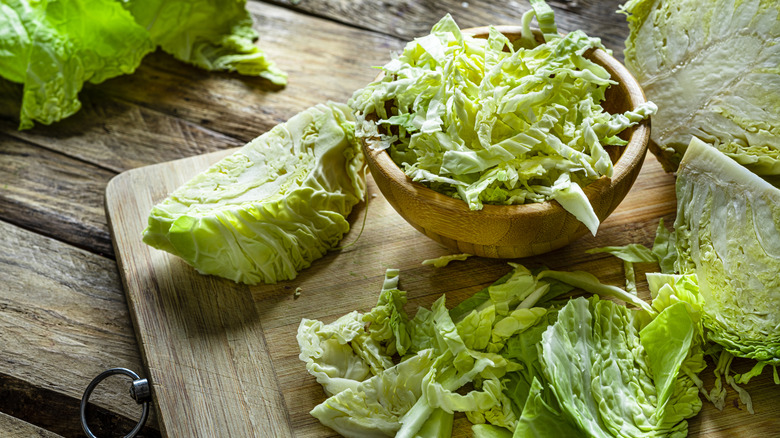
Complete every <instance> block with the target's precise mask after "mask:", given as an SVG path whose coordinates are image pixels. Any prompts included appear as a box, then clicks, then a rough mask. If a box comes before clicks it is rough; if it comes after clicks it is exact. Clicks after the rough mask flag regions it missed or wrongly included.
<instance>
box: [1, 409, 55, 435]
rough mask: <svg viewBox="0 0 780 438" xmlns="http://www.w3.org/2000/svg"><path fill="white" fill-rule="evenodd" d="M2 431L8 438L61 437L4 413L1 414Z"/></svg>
mask: <svg viewBox="0 0 780 438" xmlns="http://www.w3.org/2000/svg"><path fill="white" fill-rule="evenodd" d="M0 430H2V431H3V436H4V437H6V438H34V437H37V438H60V435H57V434H56V433H54V432H49V431H48V430H46V429H41V428H40V427H37V426H33V425H32V424H30V423H27V422H24V421H22V420H19V419H17V418H14V417H11V416H10V415H6V414H4V413H2V412H0Z"/></svg>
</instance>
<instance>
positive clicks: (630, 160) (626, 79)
mask: <svg viewBox="0 0 780 438" xmlns="http://www.w3.org/2000/svg"><path fill="white" fill-rule="evenodd" d="M491 27H493V28H495V29H496V30H498V31H499V32H501V33H502V34H504V35H520V34H521V33H522V26H516V25H497V26H480V27H471V28H466V29H462V30H461V32H463V33H465V34H469V35H472V36H476V37H483V36H485V37H486V36H487V34H488V31H489V29H490V28H491ZM534 32H535V34H537V36H538V35H540V34H539V31H538V29H534ZM586 53H589V54H590V57H592V58H595V60H597V61H598V62H599V63H600V64H602V65H603V66H605V67H606V68H608V69H610V70H612V71H614V72H616V73H617V76H618V78H619V82H622V83H623V84H624V85H625V87H626V89H627V95H628V98H629V102H630V109H632V110H633V109H636V108H637V107H638V106H639V105H640V104H642V103H645V102H646V101H647V98H646V97H645V94H644V91H643V90H642V87H641V86H640V85H639V82H638V81H637V80H636V78H634V76H633V75H632V74H631V72H629V71H628V69H627V68H626V67H625V66H624V65H623V64H622V63H621V62H620V61H618V60H617V59H616V58H614V57H613V56H611V55H610V54H608V53H607V52H605V51H604V50H602V49H595V50H593V49H592V50H590V51H588V52H586ZM383 75H384V73H380V74H379V75H378V76H377V79H378V78H380V77H381V76H383ZM612 79H613V80H618V79H616V78H615V76H614V75H613V76H612ZM375 80H376V79H375ZM633 129H634V130H633V132H632V133H631V136H630V138H629V140H628V144H626V145H625V146H622V148H623V152H622V154H621V155H620V157H619V158H618V160H617V162H615V163H614V164H613V172H612V177H608V176H601V177H600V178H598V179H597V180H595V181H593V182H591V183H590V184H588V185H586V186H584V187H582V189H583V191H584V192H585V195H586V196H587V198H588V200H589V201H591V203H592V202H593V200H594V199H595V198H596V197H597V194H598V193H600V192H601V189H600V188H601V187H602V186H603V185H604V184H608V185H609V187H610V188H614V187H615V186H617V185H618V184H619V183H620V182H621V181H622V180H623V179H625V178H626V177H628V176H629V175H630V174H631V170H632V169H634V168H635V167H637V166H641V163H642V161H643V159H644V157H645V154H646V152H647V147H648V142H649V140H650V119H649V118H647V119H645V120H643V121H642V122H640V123H638V124H637V125H635V126H634V127H633ZM360 142H361V145H362V149H363V152H364V154H365V155H366V156H369V157H370V159H371V161H373V164H375V165H376V166H377V167H378V168H379V169H380V170H382V172H384V173H385V174H387V176H388V177H390V179H392V180H393V181H394V182H395V183H396V184H398V185H399V186H401V188H402V189H403V190H405V191H408V192H412V193H415V194H416V193H417V192H421V191H422V192H425V196H426V197H429V198H432V200H433V202H434V203H435V204H436V206H437V209H441V210H449V211H453V212H458V213H459V214H464V213H465V214H474V215H481V216H486V217H491V216H495V217H506V216H513V215H521V214H522V215H550V214H555V213H559V212H563V213H568V212H567V211H566V210H565V209H564V208H563V207H562V206H561V205H560V204H559V203H558V202H554V201H553V200H549V201H543V202H532V203H528V204H511V205H503V204H501V205H497V204H483V206H482V209H481V210H471V209H470V208H469V207H468V204H467V203H466V202H465V201H463V200H461V199H456V198H453V197H451V196H448V195H445V194H443V193H439V192H437V191H435V190H433V189H431V188H429V187H427V186H425V185H423V184H422V183H419V182H416V181H412V179H411V178H409V176H408V175H406V174H405V173H404V172H403V171H402V170H401V168H400V167H399V166H398V165H397V164H396V163H395V162H394V161H393V160H392V159H391V158H390V154H389V153H388V152H387V150H386V149H379V148H373V147H372V146H371V145H369V144H368V142H367V141H366V140H365V139H364V138H360ZM599 219H600V220H604V219H605V218H603V217H599Z"/></svg>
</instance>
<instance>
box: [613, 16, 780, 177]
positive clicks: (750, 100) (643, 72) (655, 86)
mask: <svg viewBox="0 0 780 438" xmlns="http://www.w3.org/2000/svg"><path fill="white" fill-rule="evenodd" d="M622 10H623V12H625V13H626V14H627V16H628V25H629V29H630V35H629V37H628V39H627V40H626V48H625V52H624V54H625V63H626V67H628V69H629V70H630V71H631V72H632V73H633V74H634V76H635V77H636V78H637V80H638V81H639V83H640V84H641V85H642V88H643V89H644V92H645V94H646V95H647V98H648V99H650V100H652V101H653V102H655V103H656V104H657V105H658V112H657V114H655V115H654V116H653V129H652V132H651V134H650V135H651V138H652V140H653V143H654V144H652V143H651V151H653V152H654V153H656V155H658V157H659V161H661V162H662V164H664V167H665V168H666V169H667V170H668V171H674V170H676V168H677V166H678V164H679V163H680V160H681V159H682V157H683V155H684V153H685V149H686V148H687V147H688V143H689V142H690V141H691V137H693V136H695V137H698V138H700V139H702V140H704V141H706V142H707V143H710V144H712V145H714V146H715V147H716V148H718V149H719V150H720V151H722V152H724V153H725V154H726V155H728V156H730V157H731V158H733V159H735V160H736V161H737V162H739V163H740V164H742V165H744V166H746V167H748V168H750V169H751V170H752V171H754V172H756V173H757V174H760V175H778V174H780V105H779V104H778V102H780V61H778V60H780V3H778V2H777V1H776V0H744V1H736V2H735V1H732V0H704V1H702V0H630V1H627V2H626V3H625V4H624V5H623V6H622ZM655 145H657V147H655Z"/></svg>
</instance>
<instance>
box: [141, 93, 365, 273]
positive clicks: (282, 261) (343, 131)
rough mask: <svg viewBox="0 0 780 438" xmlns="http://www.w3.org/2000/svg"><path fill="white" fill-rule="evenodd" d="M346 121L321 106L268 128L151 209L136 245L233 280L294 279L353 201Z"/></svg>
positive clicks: (338, 231)
mask: <svg viewBox="0 0 780 438" xmlns="http://www.w3.org/2000/svg"><path fill="white" fill-rule="evenodd" d="M353 120H354V118H353V116H352V113H351V112H350V111H349V108H348V107H347V106H346V105H343V104H335V103H331V104H329V105H325V104H320V105H317V106H314V107H311V108H309V109H307V110H305V111H303V112H301V113H299V114H298V115H296V116H294V117H293V118H291V119H290V120H289V121H287V123H283V124H280V125H277V126H276V127H274V128H273V129H271V130H270V131H269V132H267V133H265V134H263V135H261V136H260V137H258V138H256V139H254V140H252V141H251V142H249V143H248V144H247V145H246V146H244V147H242V148H241V149H240V150H238V151H237V152H235V153H233V154H232V155H230V156H228V157H226V158H224V159H222V160H221V161H219V162H218V163H216V164H214V165H213V166H211V167H210V168H209V169H208V170H206V171H204V172H203V173H201V174H199V175H197V176H196V177H194V178H193V179H192V180H190V181H189V182H187V183H186V184H184V185H183V186H181V187H179V188H178V189H176V191H174V192H173V193H172V194H171V195H170V196H169V197H168V198H166V199H165V200H164V201H162V202H161V203H159V204H158V205H156V206H155V207H154V208H153V209H152V210H151V212H150V213H149V224H148V226H147V228H146V229H145V230H144V232H143V240H144V242H146V243H147V244H149V245H151V246H153V247H155V248H158V249H162V250H165V251H168V252H170V253H171V254H174V255H176V256H179V257H181V258H182V259H184V260H185V261H186V262H187V263H189V264H191V265H192V266H194V267H195V268H196V269H197V270H198V271H199V272H201V273H204V274H213V275H218V276H221V277H225V278H229V279H231V280H234V281H236V282H242V283H247V284H255V283H258V282H265V283H274V282H277V281H280V280H289V279H293V278H295V277H296V276H297V274H298V272H299V271H300V270H302V269H304V268H307V267H308V266H309V265H311V263H312V261H314V260H316V259H318V258H320V257H322V256H323V255H325V253H326V252H327V251H328V250H330V249H332V248H334V247H335V246H336V245H337V244H338V242H339V240H340V239H341V237H342V236H343V235H344V233H346V232H347V231H348V230H349V222H347V220H346V216H347V215H348V214H349V212H350V211H351V209H352V207H353V206H354V205H355V204H357V203H358V202H359V201H360V200H361V199H363V196H364V193H365V180H364V179H363V174H362V169H363V166H364V160H363V155H362V153H361V151H360V148H359V146H358V145H357V143H356V142H355V138H354V122H353Z"/></svg>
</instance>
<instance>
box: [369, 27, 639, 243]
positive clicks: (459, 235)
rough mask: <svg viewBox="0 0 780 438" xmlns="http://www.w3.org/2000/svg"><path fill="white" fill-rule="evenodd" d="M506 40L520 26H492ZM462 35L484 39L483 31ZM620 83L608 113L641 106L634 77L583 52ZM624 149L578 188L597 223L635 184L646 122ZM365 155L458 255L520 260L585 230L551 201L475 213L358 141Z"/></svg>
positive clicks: (385, 187) (604, 57)
mask: <svg viewBox="0 0 780 438" xmlns="http://www.w3.org/2000/svg"><path fill="white" fill-rule="evenodd" d="M496 28H497V29H498V30H499V31H500V32H501V33H503V34H504V35H506V37H507V38H509V40H510V41H513V40H515V39H517V38H519V37H520V35H521V28H520V27H519V26H496ZM463 32H467V33H470V34H472V35H474V36H476V37H480V38H487V36H488V28H487V27H480V28H472V29H465V30H464V31H463ZM586 56H587V57H588V58H589V59H591V60H592V61H593V62H595V63H597V64H599V65H601V66H603V67H604V68H605V69H606V70H607V71H608V72H609V74H610V75H611V77H612V79H613V80H615V81H617V82H618V84H617V85H613V86H611V87H609V89H608V90H607V92H606V96H605V100H604V102H602V106H603V107H604V109H605V110H606V111H607V112H609V113H618V112H620V113H622V112H625V111H627V110H629V109H635V108H636V107H637V106H639V105H640V104H641V103H643V102H645V95H644V92H643V91H642V88H641V87H640V86H639V83H638V82H637V81H636V79H635V78H634V77H633V76H632V75H631V73H629V72H628V70H627V69H626V68H625V67H624V66H623V65H622V64H621V63H620V62H618V61H617V60H616V59H615V58H613V57H612V56H610V55H608V54H607V53H606V52H604V51H603V50H593V51H590V53H586ZM621 137H622V138H624V139H625V140H628V144H627V145H626V146H622V147H615V148H613V149H612V150H610V156H611V157H612V161H613V163H614V173H613V176H612V178H608V177H601V178H600V179H598V180H596V181H594V182H593V183H591V184H589V185H587V186H586V187H584V188H583V190H584V192H585V194H586V195H587V196H588V199H590V202H591V205H593V209H594V211H595V212H596V215H597V216H598V217H599V219H600V220H601V221H603V220H604V219H606V218H607V216H609V214H610V213H612V212H613V211H614V210H615V208H616V207H617V206H618V204H620V202H621V201H622V200H623V198H624V197H625V196H626V194H627V193H628V191H629V189H630V188H631V186H632V185H633V184H634V181H635V180H636V177H637V175H638V174H639V170H640V168H641V163H642V161H643V160H644V157H645V153H646V152H647V143H648V140H649V138H650V123H649V121H648V120H645V121H644V122H642V123H640V124H638V125H636V126H634V127H632V128H629V129H627V130H625V131H624V132H623V133H622V134H621ZM361 143H362V147H363V152H364V153H365V156H366V161H367V163H368V167H369V169H370V171H371V174H372V175H373V177H374V180H375V181H376V184H377V186H378V187H379V190H380V191H381V192H382V194H383V195H384V196H385V198H387V200H388V201H389V202H390V204H391V205H392V206H393V208H395V210H396V211H397V212H398V213H399V214H400V215H401V216H402V217H403V218H404V219H406V221H407V222H409V223H410V224H411V225H412V226H413V227H414V228H416V229H417V230H418V231H420V232H421V233H423V234H425V235H426V236H428V237H430V238H431V239H433V240H435V241H436V242H439V243H440V244H442V245H444V246H446V247H448V248H450V249H451V250H453V251H456V252H462V253H468V254H473V255H477V256H482V257H493V258H517V257H527V256H532V255H538V254H543V253H546V252H549V251H552V250H554V249H558V248H560V247H562V246H564V245H567V244H568V243H570V242H572V241H574V240H575V239H577V238H579V237H581V236H582V235H584V234H585V233H587V232H588V229H587V228H586V227H585V225H583V224H582V223H581V222H580V221H578V220H577V219H576V218H575V217H574V216H573V215H571V214H570V213H569V212H567V211H566V210H564V209H563V207H561V206H560V204H558V203H557V202H556V201H548V202H542V203H532V204H523V205H488V204H485V205H484V207H483V209H482V210H478V211H472V210H470V209H469V207H468V205H467V204H466V203H465V202H464V201H462V200H460V199H455V198H452V197H449V196H447V195H443V194H441V193H438V192H436V191H434V190H432V189H429V188H428V187H425V186H424V185H422V184H420V183H417V182H414V181H412V180H411V179H410V178H409V177H407V176H406V174H404V172H403V170H401V169H400V168H399V167H398V165H396V164H395V163H394V162H393V160H392V159H391V158H390V155H389V154H388V153H387V152H386V151H385V150H378V149H372V148H371V147H370V146H369V145H368V144H367V142H366V141H365V139H362V138H361Z"/></svg>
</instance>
